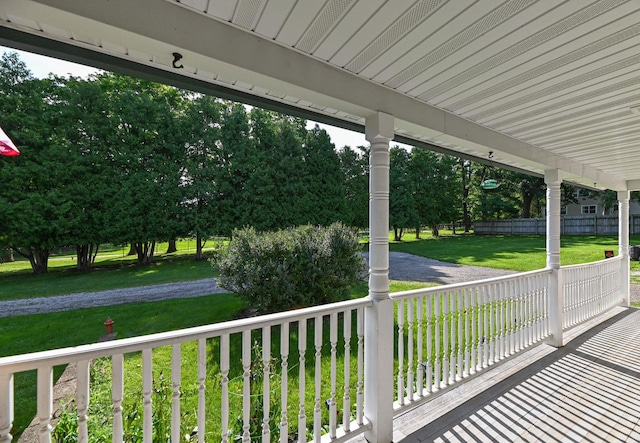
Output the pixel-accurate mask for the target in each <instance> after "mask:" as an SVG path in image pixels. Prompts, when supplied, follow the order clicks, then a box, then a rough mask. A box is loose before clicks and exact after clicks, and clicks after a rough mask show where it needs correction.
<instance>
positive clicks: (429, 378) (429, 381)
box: [425, 294, 437, 393]
mask: <svg viewBox="0 0 640 443" xmlns="http://www.w3.org/2000/svg"><path fill="white" fill-rule="evenodd" d="M433 297H434V296H433V294H431V295H428V296H427V337H426V339H427V368H426V374H425V383H426V386H427V392H429V393H431V392H433V366H434V364H435V363H436V362H435V361H434V359H433V340H434V335H436V336H437V333H435V334H434V332H433V323H434V322H433ZM436 340H437V338H436ZM436 352H437V351H436ZM436 361H437V358H436ZM436 374H437V372H436Z"/></svg>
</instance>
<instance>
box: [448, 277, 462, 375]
mask: <svg viewBox="0 0 640 443" xmlns="http://www.w3.org/2000/svg"><path fill="white" fill-rule="evenodd" d="M459 297H460V291H457V290H456V291H451V293H450V294H449V313H450V315H451V331H450V334H451V348H450V350H449V383H450V384H453V383H455V381H456V374H457V373H458V368H457V366H458V365H457V362H458V349H459V347H460V342H459V341H458V322H459V320H460V319H459V317H458V312H459V309H460V307H459V305H458V300H459Z"/></svg>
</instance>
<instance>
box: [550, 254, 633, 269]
mask: <svg viewBox="0 0 640 443" xmlns="http://www.w3.org/2000/svg"><path fill="white" fill-rule="evenodd" d="M620 260H622V256H621V255H616V256H615V257H611V258H604V259H602V260H598V261H592V262H588V263H578V264H577V265H565V266H561V267H560V269H562V270H566V269H577V268H582V267H585V268H586V267H589V266H597V265H603V264H605V263H613V262H616V261H620Z"/></svg>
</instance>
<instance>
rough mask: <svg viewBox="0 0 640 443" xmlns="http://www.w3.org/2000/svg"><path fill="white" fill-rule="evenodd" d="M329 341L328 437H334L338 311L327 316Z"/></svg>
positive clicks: (335, 425) (336, 420) (335, 422)
mask: <svg viewBox="0 0 640 443" xmlns="http://www.w3.org/2000/svg"><path fill="white" fill-rule="evenodd" d="M329 343H330V344H331V375H330V380H331V393H330V396H329V437H330V438H331V439H334V438H336V427H337V422H338V417H337V404H336V389H337V388H336V386H337V378H338V377H337V376H338V369H337V368H338V313H336V312H334V313H333V314H331V315H330V316H329Z"/></svg>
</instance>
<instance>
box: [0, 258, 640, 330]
mask: <svg viewBox="0 0 640 443" xmlns="http://www.w3.org/2000/svg"><path fill="white" fill-rule="evenodd" d="M368 255H369V254H368V253H365V254H364V256H365V258H368ZM514 273H515V271H506V270H502V269H492V268H483V267H480V266H462V265H456V264H453V263H445V262H441V261H438V260H433V259H430V258H424V257H418V256H417V255H412V254H407V253H404V252H391V253H390V254H389V278H390V279H391V280H412V281H423V282H429V283H437V284H443V285H446V284H452V283H461V282H466V281H474V280H482V279H486V278H492V277H499V276H502V275H509V274H514ZM220 292H226V291H225V290H224V289H222V288H219V287H218V286H216V281H215V279H213V278H207V279H203V280H195V281H188V282H180V283H167V284H162V285H154V286H141V287H137V288H124V289H113V290H109V291H100V292H82V293H77V294H69V295H59V296H53V297H38V298H28V299H21V300H9V301H4V302H0V318H2V317H14V316H19V315H30V314H42V313H46V312H58V311H69V310H72V309H81V308H93V307H97V306H110V305H119V304H126V303H139V302H147V301H158V300H166V299H171V298H187V297H201V296H204V295H210V294H215V293H220ZM631 301H640V286H638V285H631Z"/></svg>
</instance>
